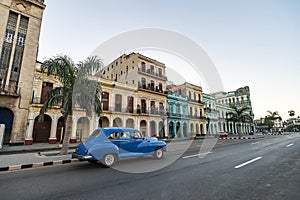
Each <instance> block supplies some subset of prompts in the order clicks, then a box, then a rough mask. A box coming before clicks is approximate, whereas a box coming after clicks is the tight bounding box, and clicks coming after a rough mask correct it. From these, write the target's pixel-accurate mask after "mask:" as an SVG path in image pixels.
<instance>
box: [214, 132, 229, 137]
mask: <svg viewBox="0 0 300 200" xmlns="http://www.w3.org/2000/svg"><path fill="white" fill-rule="evenodd" d="M215 136H216V137H220V138H223V137H228V133H226V132H222V133H217V134H216V135H215Z"/></svg>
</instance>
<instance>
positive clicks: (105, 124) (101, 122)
mask: <svg viewBox="0 0 300 200" xmlns="http://www.w3.org/2000/svg"><path fill="white" fill-rule="evenodd" d="M98 127H99V128H104V127H109V120H108V118H107V117H105V116H102V117H100V119H99V124H98Z"/></svg>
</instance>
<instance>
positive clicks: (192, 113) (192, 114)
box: [190, 107, 193, 116]
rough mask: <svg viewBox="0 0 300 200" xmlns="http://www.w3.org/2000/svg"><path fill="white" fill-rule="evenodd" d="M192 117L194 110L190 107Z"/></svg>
mask: <svg viewBox="0 0 300 200" xmlns="http://www.w3.org/2000/svg"><path fill="white" fill-rule="evenodd" d="M190 116H193V108H192V107H190Z"/></svg>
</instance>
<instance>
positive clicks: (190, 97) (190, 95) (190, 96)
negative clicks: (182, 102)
mask: <svg viewBox="0 0 300 200" xmlns="http://www.w3.org/2000/svg"><path fill="white" fill-rule="evenodd" d="M189 99H192V94H191V91H189Z"/></svg>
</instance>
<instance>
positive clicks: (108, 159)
mask: <svg viewBox="0 0 300 200" xmlns="http://www.w3.org/2000/svg"><path fill="white" fill-rule="evenodd" d="M116 161H117V157H116V156H115V155H114V154H111V153H109V154H106V155H105V156H104V157H103V159H102V161H101V163H102V165H103V166H104V167H112V166H114V164H115V163H116Z"/></svg>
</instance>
